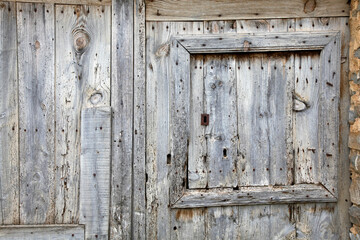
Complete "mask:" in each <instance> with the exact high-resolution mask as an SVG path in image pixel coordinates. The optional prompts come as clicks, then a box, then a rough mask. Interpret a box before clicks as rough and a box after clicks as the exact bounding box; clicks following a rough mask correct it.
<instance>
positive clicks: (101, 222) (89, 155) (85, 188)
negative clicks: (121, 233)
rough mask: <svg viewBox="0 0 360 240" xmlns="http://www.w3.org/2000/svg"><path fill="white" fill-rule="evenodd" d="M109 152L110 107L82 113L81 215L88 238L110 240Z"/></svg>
mask: <svg viewBox="0 0 360 240" xmlns="http://www.w3.org/2000/svg"><path fill="white" fill-rule="evenodd" d="M110 150H111V108H110V107H98V108H86V109H84V110H82V113H81V156H80V169H81V172H80V212H79V214H80V223H81V224H85V225H86V228H85V237H86V239H95V238H99V239H108V230H109V213H110V209H109V208H110Z"/></svg>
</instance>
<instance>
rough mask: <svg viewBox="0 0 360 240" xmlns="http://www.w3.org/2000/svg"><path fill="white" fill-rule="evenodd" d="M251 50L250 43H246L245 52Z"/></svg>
mask: <svg viewBox="0 0 360 240" xmlns="http://www.w3.org/2000/svg"><path fill="white" fill-rule="evenodd" d="M249 48H250V42H248V41H246V40H245V41H244V51H245V52H247V51H249Z"/></svg>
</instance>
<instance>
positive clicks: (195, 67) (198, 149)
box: [188, 55, 208, 189]
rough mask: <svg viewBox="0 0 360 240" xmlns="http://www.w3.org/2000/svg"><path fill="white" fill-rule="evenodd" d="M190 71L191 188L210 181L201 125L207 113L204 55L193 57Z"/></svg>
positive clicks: (189, 175)
mask: <svg viewBox="0 0 360 240" xmlns="http://www.w3.org/2000/svg"><path fill="white" fill-rule="evenodd" d="M190 62H191V70H190V71H191V72H190V77H191V80H190V85H191V86H190V91H191V103H190V126H189V127H190V135H191V136H190V139H189V161H188V185H189V188H190V189H191V188H205V187H206V186H207V183H208V164H207V159H206V158H207V148H206V137H205V129H206V126H202V125H201V114H204V113H205V105H204V103H205V98H204V70H203V67H204V56H203V55H194V56H192V57H191V61H190Z"/></svg>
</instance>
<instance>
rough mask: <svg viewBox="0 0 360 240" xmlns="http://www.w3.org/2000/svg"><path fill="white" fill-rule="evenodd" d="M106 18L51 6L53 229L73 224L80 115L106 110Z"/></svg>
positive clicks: (102, 10) (95, 10)
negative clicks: (94, 109) (84, 110)
mask: <svg viewBox="0 0 360 240" xmlns="http://www.w3.org/2000/svg"><path fill="white" fill-rule="evenodd" d="M110 12H111V7H110V6H74V5H56V80H55V84H56V85H55V92H56V98H55V100H56V132H55V140H56V150H55V152H56V176H55V181H56V184H57V189H56V214H55V215H56V223H74V222H78V219H79V213H78V209H79V208H78V200H79V199H78V196H79V190H78V189H79V173H80V161H79V159H80V115H81V110H82V108H86V107H102V106H110V54H111V52H110V43H111V37H110V32H111V28H110V21H111V17H110Z"/></svg>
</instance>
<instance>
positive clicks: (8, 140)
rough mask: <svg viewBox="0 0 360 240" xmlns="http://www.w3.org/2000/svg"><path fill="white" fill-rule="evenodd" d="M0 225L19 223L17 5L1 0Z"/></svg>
mask: <svg viewBox="0 0 360 240" xmlns="http://www.w3.org/2000/svg"><path fill="white" fill-rule="evenodd" d="M0 66H1V68H0V83H1V88H0V199H1V201H0V211H1V214H0V224H19V221H20V218H19V217H20V213H19V189H20V188H19V170H20V169H19V144H18V142H19V139H18V138H19V123H18V107H19V106H18V79H17V39H16V6H15V4H14V3H8V2H4V3H0Z"/></svg>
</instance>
